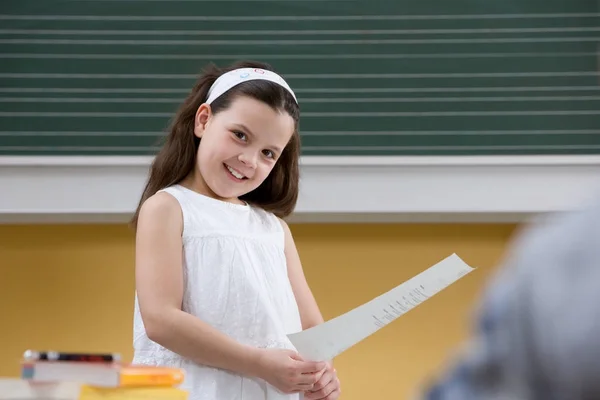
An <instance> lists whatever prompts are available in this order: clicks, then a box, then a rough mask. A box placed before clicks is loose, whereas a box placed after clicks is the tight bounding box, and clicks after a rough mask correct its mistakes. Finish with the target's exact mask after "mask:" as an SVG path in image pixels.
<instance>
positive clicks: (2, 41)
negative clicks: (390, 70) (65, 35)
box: [0, 36, 600, 46]
mask: <svg viewBox="0 0 600 400" xmlns="http://www.w3.org/2000/svg"><path fill="white" fill-rule="evenodd" d="M581 42H600V38H598V37H595V36H581V37H528V38H523V37H520V38H489V39H488V38H486V39H482V38H470V39H458V38H453V39H332V40H325V39H315V40H312V39H306V40H301V39H286V40H274V39H267V40H229V39H224V40H168V39H167V40H138V39H135V40H123V39H112V40H109V39H0V44H47V45H55V44H61V45H63V44H69V45H74V44H85V45H118V46H142V45H148V46H155V45H161V46H182V45H190V46H197V45H219V46H225V45H227V46H239V45H243V46H253V45H260V46H263V45H270V46H275V45H277V46H288V45H296V46H301V45H310V46H316V45H323V46H330V45H340V44H453V43H456V44H457V43H461V44H475V43H581Z"/></svg>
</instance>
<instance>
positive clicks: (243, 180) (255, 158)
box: [194, 96, 294, 202]
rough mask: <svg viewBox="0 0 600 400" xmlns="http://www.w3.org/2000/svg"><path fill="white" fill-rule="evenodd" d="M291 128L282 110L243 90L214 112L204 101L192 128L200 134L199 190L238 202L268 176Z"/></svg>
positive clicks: (197, 175)
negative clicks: (217, 111) (226, 106)
mask: <svg viewBox="0 0 600 400" xmlns="http://www.w3.org/2000/svg"><path fill="white" fill-rule="evenodd" d="M293 133H294V119H293V118H292V117H291V116H290V115H289V114H287V113H285V112H279V111H276V110H273V109H272V108H271V107H269V106H268V105H266V104H264V103H262V102H260V101H258V100H255V99H253V98H250V97H246V96H238V97H236V98H235V99H234V100H233V101H232V103H231V106H230V107H229V108H228V109H226V110H223V111H221V112H219V113H218V114H216V115H214V114H212V113H211V110H210V106H209V105H206V104H203V105H202V106H200V108H199V109H198V112H197V113H196V119H195V124H194V134H195V135H196V136H197V137H199V138H201V139H202V140H201V141H200V146H199V147H198V154H197V160H198V161H197V167H196V171H194V172H195V174H194V175H196V176H195V177H194V183H195V184H196V185H197V186H198V188H197V189H199V190H200V191H201V192H202V193H203V194H205V195H208V196H211V197H214V198H216V199H220V200H225V201H232V202H239V200H238V197H240V196H242V195H244V194H246V193H248V192H251V191H252V190H254V189H256V188H257V187H258V186H260V184H261V183H263V181H264V180H265V179H266V178H267V176H268V175H269V173H270V172H271V170H272V169H273V167H274V166H275V163H276V162H277V160H278V158H279V157H280V155H281V152H282V151H283V149H284V147H285V146H286V145H287V143H288V142H289V140H290V138H291V137H292V134H293Z"/></svg>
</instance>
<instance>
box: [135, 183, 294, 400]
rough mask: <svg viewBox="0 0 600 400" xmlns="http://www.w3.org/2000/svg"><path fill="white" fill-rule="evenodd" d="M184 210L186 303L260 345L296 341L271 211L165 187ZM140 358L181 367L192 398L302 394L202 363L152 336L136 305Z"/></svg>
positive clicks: (265, 398)
mask: <svg viewBox="0 0 600 400" xmlns="http://www.w3.org/2000/svg"><path fill="white" fill-rule="evenodd" d="M164 191H165V192H167V193H169V194H171V195H172V196H173V197H175V198H176V199H177V200H178V201H179V204H180V206H181V209H182V213H183V235H182V236H183V238H182V239H183V277H184V294H183V310H184V311H186V312H188V313H190V314H192V315H195V316H197V317H198V318H200V319H202V320H203V321H204V322H206V323H208V324H210V325H212V326H213V327H215V328H217V329H219V330H220V331H222V332H224V333H226V334H227V335H229V336H230V337H232V338H233V339H235V340H237V341H239V342H241V343H244V344H247V345H251V346H255V347H260V348H287V349H294V347H293V345H292V344H291V343H290V341H289V340H288V339H287V334H289V333H294V332H298V331H300V330H302V325H301V321H300V314H299V311H298V307H297V304H296V301H295V298H294V294H293V292H292V288H291V284H290V281H289V279H288V275H287V266H286V259H285V254H284V242H285V239H284V232H283V228H282V226H281V223H280V222H279V220H278V219H277V217H275V216H274V215H273V214H271V213H268V212H266V211H264V210H262V209H259V208H255V207H252V206H249V205H239V204H233V203H228V202H224V201H220V200H217V199H213V198H211V197H208V196H204V195H201V194H199V193H196V192H194V191H192V190H189V189H187V188H184V187H183V186H180V185H174V186H171V187H169V188H166V189H164ZM133 345H134V358H133V363H135V364H146V365H163V366H172V367H177V368H182V369H183V370H184V371H185V375H186V376H185V381H184V383H183V384H182V386H181V388H182V389H185V390H188V391H189V393H190V396H189V400H297V399H300V398H301V397H300V395H299V394H284V393H281V392H280V391H278V390H277V389H276V388H275V387H273V386H271V385H269V384H268V383H266V382H265V381H263V380H260V379H254V378H248V377H244V376H240V375H237V374H234V373H232V372H229V371H225V370H220V369H216V368H210V367H207V366H204V365H199V364H197V363H194V362H192V361H191V360H189V359H186V358H183V357H181V356H180V355H178V354H176V353H173V352H171V351H169V350H167V349H166V348H164V347H162V346H160V345H159V344H157V343H155V342H153V341H151V340H150V339H148V336H147V335H146V332H145V329H144V324H143V322H142V318H141V315H140V311H139V304H138V299H137V295H136V297H135V311H134V340H133Z"/></svg>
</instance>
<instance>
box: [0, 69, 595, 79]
mask: <svg viewBox="0 0 600 400" xmlns="http://www.w3.org/2000/svg"><path fill="white" fill-rule="evenodd" d="M597 75H598V71H566V72H547V71H539V72H447V73H377V74H369V73H364V74H343V73H334V74H286V75H285V77H286V79H429V78H439V79H448V78H534V77H546V78H549V77H561V76H562V77H575V76H597ZM0 78H11V79H40V78H41V79H64V78H67V79H169V80H170V79H186V80H187V79H195V78H197V76H196V75H194V74H102V73H100V74H93V73H92V74H89V73H86V74H79V73H35V72H32V73H18V72H7V73H5V72H3V73H0Z"/></svg>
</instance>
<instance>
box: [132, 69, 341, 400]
mask: <svg viewBox="0 0 600 400" xmlns="http://www.w3.org/2000/svg"><path fill="white" fill-rule="evenodd" d="M299 113H300V112H299V106H298V103H297V100H296V97H295V95H294V92H293V91H292V90H291V89H290V87H289V86H288V84H287V83H286V82H285V81H284V80H283V79H282V78H281V77H280V76H279V75H277V74H276V73H274V72H272V71H270V68H269V66H267V65H263V64H259V63H252V62H246V63H241V64H238V65H234V66H232V67H230V68H228V69H226V70H225V71H222V70H219V69H217V68H216V67H210V68H209V69H208V70H207V71H205V73H204V74H203V75H202V76H201V77H200V79H199V80H198V82H197V84H196V85H195V87H194V88H193V90H192V92H191V93H190V95H189V96H188V98H187V99H186V100H185V101H184V103H183V105H182V106H181V108H180V109H179V111H178V113H177V115H176V116H175V119H174V121H173V123H172V126H171V129H170V133H169V135H168V137H167V139H166V143H165V144H164V147H163V148H162V149H161V150H160V152H159V153H158V155H157V156H156V159H155V160H154V162H153V164H152V167H151V169H150V177H149V180H148V182H147V185H146V187H145V190H144V192H143V195H142V198H141V200H140V203H139V205H138V208H137V210H136V212H135V215H134V218H133V221H132V222H133V224H134V226H135V227H136V230H137V233H136V298H135V315H134V359H133V362H134V363H137V364H150V365H166V366H174V367H178V368H182V369H184V370H185V372H186V379H185V383H184V384H183V386H182V387H183V388H184V389H186V390H188V391H189V393H190V400H200V399H202V400H234V399H243V400H263V399H268V400H272V399H285V400H293V399H299V398H300V395H301V394H303V395H304V398H306V399H328V400H333V399H336V398H338V396H339V392H340V388H339V381H338V379H337V377H336V374H335V370H334V369H333V367H332V365H331V363H323V362H312V361H307V360H303V359H302V357H300V356H299V355H298V354H297V353H296V352H295V351H294V348H293V346H292V345H291V343H290V342H289V340H288V339H287V334H289V333H293V332H297V331H300V330H303V329H307V328H309V327H311V326H314V325H317V324H319V323H322V322H323V318H322V316H321V314H320V312H319V309H318V307H317V305H316V302H315V300H314V298H313V296H312V293H311V291H310V289H309V287H308V285H307V283H306V280H305V277H304V274H303V272H302V266H301V264H300V260H299V257H298V253H297V251H296V247H295V245H294V241H293V239H292V235H291V233H290V230H289V228H288V226H287V225H286V223H285V222H283V220H282V219H281V218H283V217H285V216H287V215H289V214H290V213H291V212H292V211H293V209H294V207H295V204H296V200H297V197H298V181H299V171H298V170H299V168H298V159H299V154H300V149H299V147H300V138H299V134H298V120H299Z"/></svg>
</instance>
